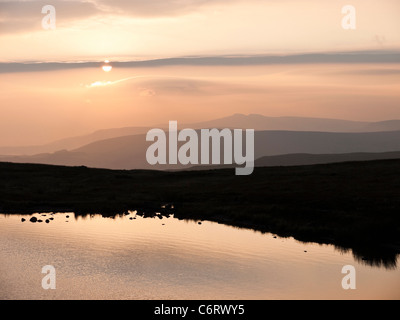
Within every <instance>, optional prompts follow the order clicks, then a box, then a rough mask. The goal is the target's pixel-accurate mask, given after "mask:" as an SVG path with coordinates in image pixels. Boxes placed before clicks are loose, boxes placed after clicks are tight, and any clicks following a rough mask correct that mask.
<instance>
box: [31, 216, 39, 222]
mask: <svg viewBox="0 0 400 320" xmlns="http://www.w3.org/2000/svg"><path fill="white" fill-rule="evenodd" d="M29 221H30V222H32V223H36V222H37V221H38V220H37V218H36V217H32V218H31V220H29Z"/></svg>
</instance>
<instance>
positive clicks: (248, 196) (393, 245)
mask: <svg viewBox="0 0 400 320" xmlns="http://www.w3.org/2000/svg"><path fill="white" fill-rule="evenodd" d="M162 207H163V208H162ZM128 210H138V212H139V214H141V215H144V216H148V217H154V213H155V212H161V213H162V214H164V215H169V214H171V213H173V214H174V215H175V217H177V218H179V219H194V220H210V221H216V222H220V223H225V224H229V225H234V226H238V227H246V228H252V229H255V230H259V231H263V232H272V233H276V234H278V235H280V236H293V237H295V238H296V239H298V240H302V241H316V242H320V243H331V244H335V245H338V246H340V247H343V248H353V249H354V248H372V247H382V248H383V247H384V248H386V249H387V248H390V251H391V252H392V251H393V250H395V252H396V253H398V252H399V251H398V248H399V244H400V160H383V161H371V162H348V163H339V164H329V165H315V166H298V167H268V168H256V169H255V172H254V174H253V175H251V176H245V177H243V176H241V177H239V176H235V174H234V169H222V170H210V171H183V172H160V171H115V170H103V169H90V168H86V167H61V166H47V165H37V164H12V163H0V213H6V214H13V213H18V214H31V213H35V212H75V213H76V214H93V213H98V214H102V215H103V216H115V215H117V214H123V213H125V212H127V211H128ZM386 249H385V250H386ZM379 250H380V249H378V251H379Z"/></svg>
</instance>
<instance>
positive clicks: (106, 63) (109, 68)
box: [101, 60, 112, 72]
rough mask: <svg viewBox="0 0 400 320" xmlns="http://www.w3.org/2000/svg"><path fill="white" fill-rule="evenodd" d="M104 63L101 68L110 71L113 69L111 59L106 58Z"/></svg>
mask: <svg viewBox="0 0 400 320" xmlns="http://www.w3.org/2000/svg"><path fill="white" fill-rule="evenodd" d="M104 63H105V65H103V66H102V67H101V68H102V69H103V71H104V72H110V71H111V70H112V66H110V65H109V63H110V61H108V60H106V61H104Z"/></svg>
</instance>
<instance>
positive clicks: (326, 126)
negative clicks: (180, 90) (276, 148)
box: [0, 114, 400, 155]
mask: <svg viewBox="0 0 400 320" xmlns="http://www.w3.org/2000/svg"><path fill="white" fill-rule="evenodd" d="M178 126H179V129H185V128H193V129H202V128H204V129H208V128H219V129H222V128H230V129H234V128H238V129H254V130H256V131H267V130H268V131H311V132H345V133H348V132H359V133H361V132H384V131H400V120H388V121H380V122H362V121H348V120H336V119H323V118H305V117H267V116H263V115H258V114H250V115H244V114H235V115H232V116H229V117H224V118H220V119H215V120H210V121H203V122H199V123H191V124H190V123H189V124H185V123H178ZM152 128H162V129H165V128H168V123H167V122H166V123H162V124H159V125H155V126H152V127H125V128H114V129H104V130H99V131H96V132H94V133H92V134H88V135H83V136H78V137H71V138H66V139H62V140H58V141H55V142H53V143H49V144H45V145H39V146H22V147H12V146H10V147H0V155H36V154H41V153H54V152H57V151H60V150H67V151H71V150H74V149H77V148H80V147H83V146H85V145H88V144H91V143H93V142H96V141H101V140H106V139H112V138H117V137H123V136H129V135H139V134H145V133H147V132H148V131H149V130H150V129H152Z"/></svg>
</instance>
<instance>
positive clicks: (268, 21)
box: [0, 0, 400, 146]
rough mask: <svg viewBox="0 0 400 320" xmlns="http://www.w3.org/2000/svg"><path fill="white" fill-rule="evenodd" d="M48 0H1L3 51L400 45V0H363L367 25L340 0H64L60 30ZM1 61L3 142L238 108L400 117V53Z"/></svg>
mask: <svg viewBox="0 0 400 320" xmlns="http://www.w3.org/2000/svg"><path fill="white" fill-rule="evenodd" d="M45 4H47V3H46V2H43V1H22V0H10V1H6V0H0V46H1V50H0V62H13V61H24V62H28V61H42V62H47V61H77V60H84V61H103V60H105V59H110V60H111V63H112V62H113V61H114V62H115V61H116V59H119V60H127V61H130V60H136V59H152V58H155V57H161V58H164V57H182V56H187V55H196V56H198V55H212V56H229V55H235V54H242V55H254V54H264V55H271V54H272V55H274V54H285V55H290V54H294V53H298V52H300V53H304V52H338V51H359V50H369V51H371V50H373V51H376V52H381V51H382V52H383V51H387V50H397V51H398V52H400V32H399V31H400V19H398V14H399V13H400V2H399V1H398V0H383V1H379V2H378V1H375V0H374V1H372V0H352V1H351V4H352V5H353V6H355V8H356V10H357V29H356V30H344V29H343V28H342V26H341V20H342V17H343V15H342V13H341V9H342V7H343V6H344V5H346V4H348V3H344V2H343V1H337V0H332V1H321V0H285V1H273V0H246V1H244V0H231V1H229V5H228V4H227V1H223V0H185V1H174V2H171V1H162V0H151V1H150V0H149V1H139V0H129V1H128V0H113V1H111V0H92V1H80V0H71V1H70V0H65V1H61V0H55V1H52V4H53V5H54V6H55V8H56V12H57V16H56V17H57V20H56V21H57V24H56V30H43V29H42V28H41V20H42V18H43V17H44V15H43V14H42V13H41V7H42V5H45ZM1 68H2V66H1V65H0V88H1V89H0V90H1V95H0V146H4V145H25V144H40V143H44V142H50V141H53V140H56V139H59V138H64V137H70V136H75V135H80V134H86V133H90V132H92V131H94V130H98V129H103V128H112V127H124V126H135V125H154V124H160V123H167V122H168V121H169V120H178V121H182V122H186V123H190V122H198V121H201V120H209V119H214V118H217V117H224V116H228V115H231V114H234V113H244V114H249V113H259V114H263V115H267V116H305V117H323V118H339V119H348V120H368V121H378V120H387V119H400V112H399V105H400V104H399V102H400V99H399V98H400V97H399V92H400V90H399V88H400V86H399V84H400V83H399V75H400V64H388V63H383V64H382V63H381V64H375V63H369V64H356V65H354V64H341V65H340V64H326V63H324V64H313V65H308V64H304V63H302V64H280V65H261V66H249V65H242V66H240V65H237V66H222V65H216V66H208V67H205V66H202V67H201V66H190V65H188V66H182V65H176V66H163V67H148V68H144V67H141V68H116V67H114V68H113V70H112V71H111V72H109V73H105V72H103V71H102V69H101V68H100V67H99V68H91V69H84V68H78V69H71V70H69V69H68V68H67V69H66V70H62V71H61V70H59V71H47V72H44V71H42V72H5V71H4V70H3V71H2V70H1ZM3 68H5V67H4V66H3ZM92 84H95V85H92ZM104 84H105V85H104Z"/></svg>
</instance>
